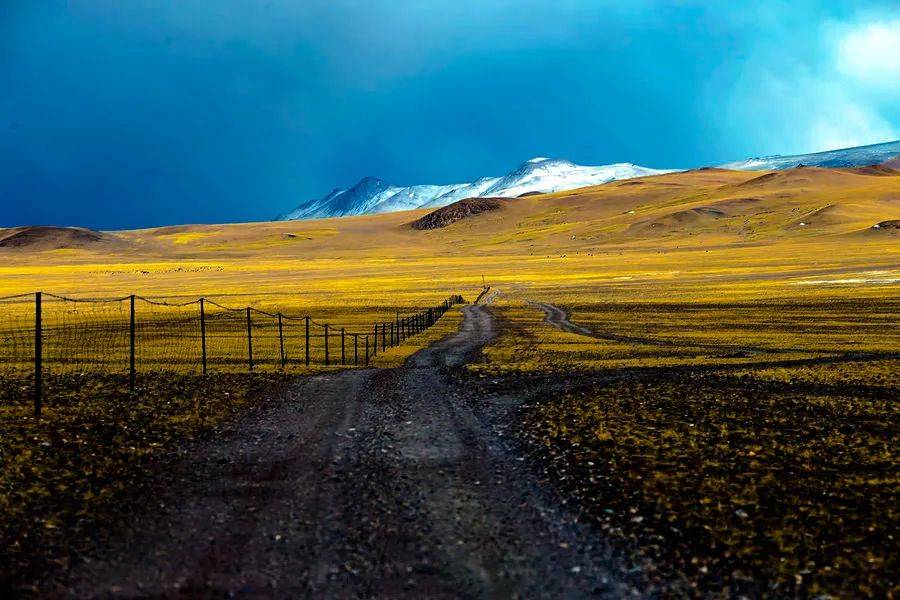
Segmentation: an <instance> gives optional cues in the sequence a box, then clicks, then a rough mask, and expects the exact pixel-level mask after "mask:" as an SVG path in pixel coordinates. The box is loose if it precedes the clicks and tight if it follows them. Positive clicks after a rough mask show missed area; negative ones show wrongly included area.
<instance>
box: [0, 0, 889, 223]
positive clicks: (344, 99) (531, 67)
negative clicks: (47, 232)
mask: <svg viewBox="0 0 900 600" xmlns="http://www.w3.org/2000/svg"><path fill="white" fill-rule="evenodd" d="M898 98H900V9H898V7H897V4H896V2H884V3H878V2H865V3H855V2H852V1H851V2H841V3H837V2H810V1H804V0H800V1H792V2H747V3H742V2H728V3H725V2H690V1H686V2H679V3H674V2H650V1H643V2H642V1H635V2H627V3H626V2H600V1H593V2H588V1H577V0H547V1H544V2H537V1H529V0H479V1H477V2H476V1H471V2H466V1H462V0H422V1H419V0H382V1H379V0H359V1H349V0H344V1H322V2H318V1H315V0H253V1H250V0H127V1H125V0H55V1H53V0H48V1H44V0H0V226H12V225H22V224H36V223H40V224H58V225H82V226H88V227H95V228H107V229H110V228H136V227H149V226H155V225H162V224H174V223H196V222H205V223H214V222H229V221H247V220H261V219H266V218H270V217H272V216H274V215H275V214H277V213H279V212H282V211H285V210H287V209H290V208H292V207H293V206H294V205H296V204H298V203H299V202H300V201H301V200H305V199H308V198H311V197H319V196H322V195H324V194H325V193H326V192H327V191H329V190H330V189H331V188H332V187H335V186H349V185H352V184H353V183H355V182H356V181H357V180H358V179H359V178H361V177H362V176H364V175H376V176H379V177H382V178H384V179H387V180H389V181H392V182H394V183H397V184H414V183H451V182H457V181H466V180H471V179H474V178H476V177H479V176H486V175H501V174H503V173H505V172H507V171H509V170H510V169H512V168H513V167H514V166H515V165H516V164H518V163H519V162H521V161H523V160H525V159H528V158H530V157H532V156H536V155H540V156H553V157H560V158H568V159H570V160H573V161H575V162H578V163H581V164H594V165H599V164H605V163H611V162H634V163H637V164H641V165H645V166H650V167H691V166H701V165H705V164H715V163H720V162H724V161H727V160H736V159H740V158H745V157H748V156H751V155H759V154H770V153H782V154H786V153H795V152H806V151H815V150H822V149H827V148H833V147H841V146H847V145H858V144H865V143H874V142H878V141H886V140H889V139H897V138H898V137H900V133H898V131H900V101H898Z"/></svg>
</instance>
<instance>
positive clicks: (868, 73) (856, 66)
mask: <svg viewBox="0 0 900 600" xmlns="http://www.w3.org/2000/svg"><path fill="white" fill-rule="evenodd" d="M836 66H837V68H838V70H839V71H840V72H841V73H843V74H845V75H849V76H851V77H854V78H857V79H861V80H863V81H865V82H867V83H871V84H877V85H879V86H882V85H883V86H888V87H900V19H894V20H891V21H886V22H883V23H865V24H858V25H854V26H850V27H846V28H843V29H842V31H841V32H840V33H839V36H838V40H837V52H836Z"/></svg>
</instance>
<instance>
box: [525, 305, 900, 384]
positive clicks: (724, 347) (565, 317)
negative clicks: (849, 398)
mask: <svg viewBox="0 0 900 600" xmlns="http://www.w3.org/2000/svg"><path fill="white" fill-rule="evenodd" d="M529 304H531V305H532V306H535V307H536V308H539V309H540V310H542V311H543V312H544V320H545V321H546V322H547V323H548V324H549V325H552V326H553V327H556V328H557V329H559V330H560V331H566V332H568V333H574V334H577V335H583V336H586V337H591V338H595V339H599V340H609V341H613V342H622V343H626V344H644V345H651V346H661V347H666V348H704V349H708V350H713V351H719V352H732V353H736V354H737V355H736V356H734V355H733V356H730V357H729V358H737V357H741V358H743V357H749V356H757V355H766V354H771V355H778V354H787V353H810V351H809V350H804V349H798V348H765V347H761V346H735V345H728V344H704V343H699V342H687V341H685V342H681V341H676V340H660V339H654V338H646V337H639V336H628V335H617V334H611V333H598V332H595V331H592V330H590V329H588V328H587V327H584V326H582V325H578V324H577V323H572V322H571V321H570V320H569V314H568V313H567V312H566V311H565V310H563V309H562V308H560V307H558V306H556V305H554V304H550V303H548V302H536V301H529ZM816 354H817V356H813V357H809V358H789V359H780V360H769V361H760V360H756V361H754V362H753V366H754V367H757V368H759V367H766V366H781V367H788V366H800V365H812V364H828V363H840V362H844V361H848V360H854V361H867V360H873V361H876V360H886V359H897V358H900V355H898V354H897V353H894V352H842V353H825V354H822V353H816ZM746 367H747V365H744V364H734V365H703V366H695V365H688V366H683V367H674V368H676V369H681V370H698V371H704V370H715V371H721V370H730V369H743V368H746ZM668 368H673V367H668Z"/></svg>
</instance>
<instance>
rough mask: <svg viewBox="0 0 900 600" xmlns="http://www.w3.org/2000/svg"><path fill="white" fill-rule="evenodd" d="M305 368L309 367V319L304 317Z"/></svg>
mask: <svg viewBox="0 0 900 600" xmlns="http://www.w3.org/2000/svg"><path fill="white" fill-rule="evenodd" d="M306 366H307V367H308V366H309V317H308V316H307V317H306Z"/></svg>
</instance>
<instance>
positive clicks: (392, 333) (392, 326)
mask: <svg viewBox="0 0 900 600" xmlns="http://www.w3.org/2000/svg"><path fill="white" fill-rule="evenodd" d="M393 347H394V322H393V321H391V348H393Z"/></svg>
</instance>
